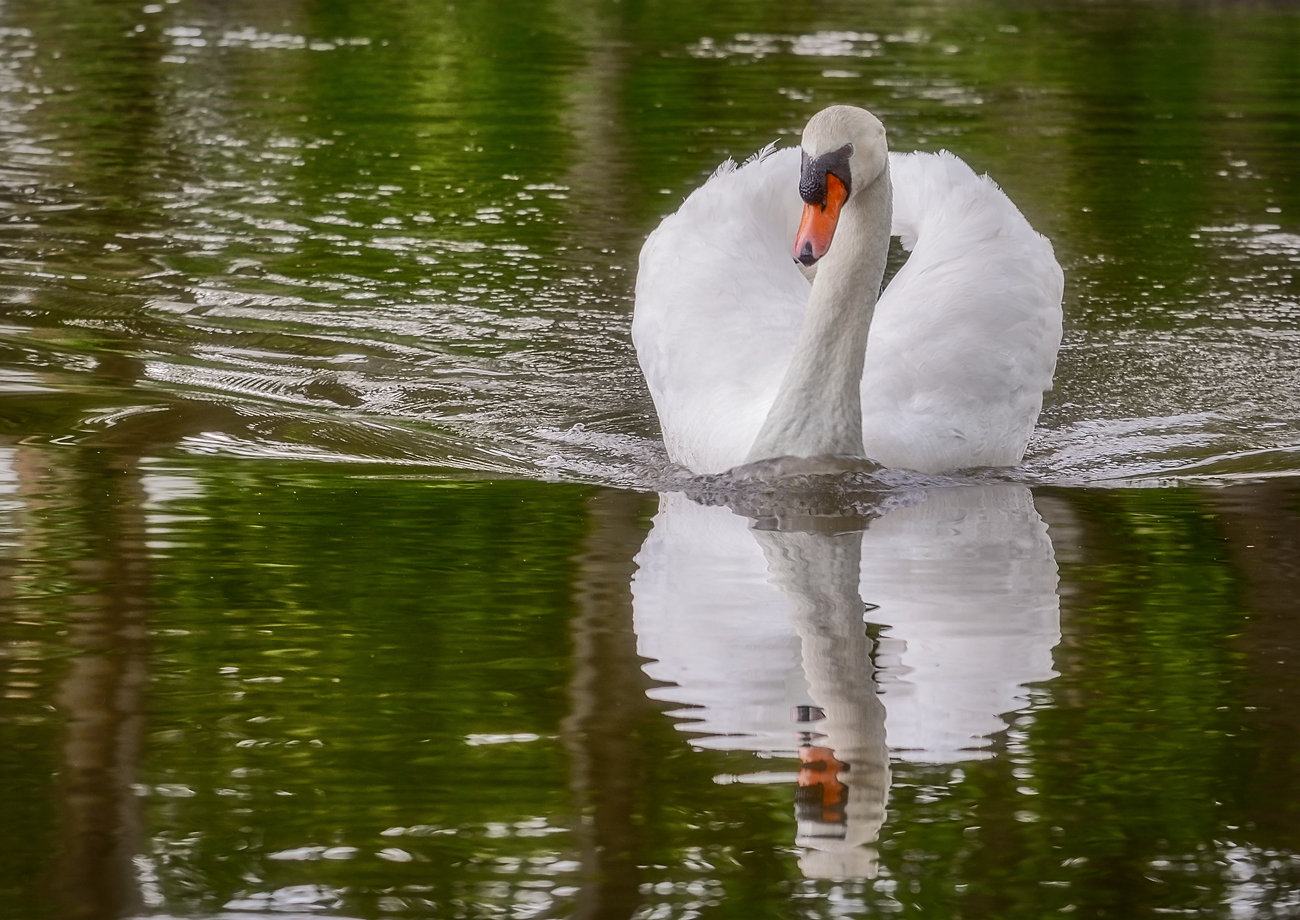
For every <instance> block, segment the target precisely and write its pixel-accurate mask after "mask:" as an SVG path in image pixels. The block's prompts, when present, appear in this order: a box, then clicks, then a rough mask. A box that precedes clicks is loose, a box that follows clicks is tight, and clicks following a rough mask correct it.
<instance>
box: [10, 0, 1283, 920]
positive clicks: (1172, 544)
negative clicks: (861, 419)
mask: <svg viewBox="0 0 1300 920" xmlns="http://www.w3.org/2000/svg"><path fill="white" fill-rule="evenodd" d="M1297 44H1300V16H1297V14H1296V12H1295V11H1294V10H1293V9H1292V8H1291V7H1289V6H1287V5H1284V4H1277V5H1270V4H1249V5H1233V4H1206V5H1198V4H1183V5H1178V6H1164V5H1157V4H1106V3H1100V4H1099V3H1089V4H1073V3H1064V2H1062V3H1048V2H1043V3H1035V4H1028V5H1027V4H1004V3H995V2H982V0H981V2H976V3H964V4H960V5H955V4H948V3H942V2H932V0H926V2H915V3H891V4H877V3H868V4H848V3H829V4H826V3H822V4H811V3H805V2H797V3H745V4H739V3H721V4H710V5H706V6H701V5H698V4H685V3H680V2H665V3H644V2H630V0H621V2H612V0H611V2H599V0H592V2H572V3H558V2H557V3H543V4H524V3H515V2H505V3H494V4H487V3H482V2H477V0H475V2H455V3H443V2H422V3H416V2H413V0H384V2H372V3H364V4H363V3H357V2H350V0H321V2H311V3H308V2H298V0H275V2H267V0H260V2H257V3H253V2H245V0H227V2H221V3H216V2H204V0H178V2H174V3H172V2H159V3H156V4H154V3H149V4H141V3H137V2H130V3H127V2H107V3H105V2H89V0H54V2H49V0H42V2H35V0H6V2H5V3H4V4H3V5H2V6H0V153H2V155H0V303H3V306H2V307H0V680H2V681H3V683H4V687H3V697H2V698H0V789H3V790H4V791H3V793H0V828H3V831H2V832H0V917H14V918H24V920H26V918H40V917H50V918H63V917H75V918H101V917H103V918H109V917H112V918H117V917H128V916H129V917H139V916H174V917H203V918H212V917H223V918H243V920H246V918H250V917H257V916H261V917H265V916H289V917H292V916H342V917H354V918H363V917H364V918H373V917H387V916H393V917H413V918H414V917H496V916H500V917H534V916H536V917H546V916H573V917H610V918H625V917H634V916H635V917H638V918H656V920H658V918H668V917H672V918H682V920H689V918H691V917H695V916H735V917H744V918H751V917H760V916H773V917H786V916H809V917H831V916H860V915H861V916H870V915H876V914H891V913H902V914H905V915H909V916H919V917H936V918H939V917H943V918H947V917H954V916H966V917H989V918H994V917H996V918H1008V917H1026V918H1029V917H1033V918H1038V917H1043V916H1054V915H1056V914H1061V915H1063V916H1065V915H1072V916H1076V917H1078V916H1088V917H1115V916H1125V917H1138V916H1141V917H1146V916H1152V917H1154V916H1164V915H1168V914H1171V913H1172V914H1184V915H1190V916H1207V917H1233V918H1238V917H1284V916H1291V915H1294V914H1295V913H1296V912H1297V911H1300V902H1297V900H1296V897H1297V896H1296V894H1295V892H1296V891H1297V890H1300V879H1298V878H1297V875H1298V874H1300V814H1297V811H1296V806H1295V805H1294V803H1295V802H1297V801H1300V795H1297V794H1295V792H1296V789H1297V783H1298V782H1300V762H1298V761H1297V756H1298V755H1297V748H1296V741H1295V739H1296V738H1297V737H1300V735H1297V731H1298V730H1300V678H1297V676H1296V670H1295V667H1296V661H1297V660H1298V659H1297V654H1298V653H1300V624H1298V623H1297V621H1296V610H1295V597H1296V596H1298V594H1300V569H1298V568H1297V564H1296V561H1295V560H1296V559H1297V558H1300V547H1297V545H1296V540H1297V537H1296V535H1297V534H1300V396H1298V395H1297V394H1300V306H1297V304H1298V303H1300V301H1298V300H1297V286H1296V280H1295V271H1296V265H1297V260H1300V236H1298V235H1297V234H1300V230H1298V229H1297V227H1298V226H1300V225H1298V224H1297V222H1296V219H1295V215H1296V214H1297V213H1300V189H1297V186H1296V183H1295V180H1294V175H1293V173H1294V170H1293V167H1292V165H1291V164H1292V162H1293V161H1294V151H1295V149H1296V146H1297V143H1298V142H1300V103H1297V100H1298V99H1300V57H1297V56H1296V54H1295V51H1294V49H1295V48H1296V47H1297ZM832 102H852V103H856V104H860V105H865V106H867V107H869V108H871V109H872V110H873V111H875V112H877V113H878V114H879V115H880V116H881V118H882V119H883V120H884V122H885V123H886V125H887V126H888V128H889V132H890V139H891V144H892V146H893V147H894V148H895V149H899V150H911V149H921V150H937V149H943V148H946V149H950V150H953V151H954V152H956V153H957V154H959V155H960V156H962V157H963V158H965V159H966V160H967V161H968V162H970V163H971V164H972V165H973V166H974V167H975V168H976V169H977V170H979V171H982V172H983V171H987V172H988V173H989V174H990V175H991V176H992V177H993V178H994V179H995V180H996V181H998V182H999V183H1000V184H1001V185H1002V186H1003V187H1004V188H1005V189H1006V190H1007V192H1008V193H1009V194H1010V195H1011V197H1012V198H1013V200H1015V201H1016V202H1017V203H1018V204H1019V205H1020V207H1021V208H1022V209H1023V211H1024V212H1025V214H1026V216H1027V217H1028V218H1029V219H1030V221H1031V222H1032V223H1033V224H1034V225H1035V226H1036V227H1038V228H1039V229H1040V230H1041V231H1042V232H1044V233H1046V234H1047V235H1048V236H1049V237H1050V238H1051V239H1052V240H1053V243H1054V245H1055V247H1056V251H1057V254H1058V256H1059V258H1060V260H1061V262H1062V264H1063V266H1064V267H1065V270H1066V304H1065V311H1066V333H1065V342H1064V346H1063V350H1062V352H1061V357H1060V365H1059V369H1058V374H1057V385H1056V389H1055V391H1054V392H1053V393H1052V394H1049V397H1048V402H1047V405H1046V407H1045V410H1044V414H1043V418H1042V421H1041V425H1040V430H1039V432H1038V434H1037V435H1036V437H1035V440H1034V442H1033V443H1032V444H1031V448H1030V453H1029V456H1028V457H1027V458H1026V462H1025V464H1024V466H1023V467H1022V468H1021V469H1019V470H1018V471H1014V472H1011V473H999V474H996V475H991V474H987V473H985V474H976V475H973V476H965V477H958V478H955V479H950V480H943V481H931V480H925V481H922V480H914V479H908V478H906V477H903V478H901V479H899V478H895V479H894V480H891V484H890V485H889V487H888V488H885V489H883V490H882V489H870V490H866V491H859V492H856V493H854V494H853V495H852V496H850V497H851V498H852V499H853V501H851V502H848V503H847V504H845V505H844V507H840V508H838V509H836V508H830V507H828V506H827V505H826V503H825V502H822V504H821V505H820V506H819V507H818V508H816V509H814V510H818V511H820V512H821V513H820V514H810V513H806V512H807V509H802V510H801V511H799V512H798V513H785V512H782V511H781V509H779V508H778V509H777V510H776V511H774V510H773V509H772V508H771V507H768V505H769V504H770V499H771V498H772V497H771V496H768V495H760V496H757V497H755V496H752V495H749V496H744V495H742V496H735V495H732V496H728V495H726V494H722V493H720V492H719V491H718V490H717V489H713V488H709V489H703V488H700V487H699V486H698V484H690V483H686V482H684V481H682V480H681V479H680V478H679V477H677V476H676V475H675V473H674V471H672V470H671V469H669V468H668V465H667V462H666V457H665V455H664V453H663V449H662V447H661V446H660V443H659V439H658V431H657V427H656V422H655V420H654V415H653V408H652V406H651V405H650V402H649V398H648V396H647V394H646V393H645V390H644V386H643V384H642V382H641V378H640V374H639V371H638V369H637V367H636V362H635V358H634V356H633V354H632V351H631V347H630V342H629V335H628V329H629V325H630V312H631V290H632V284H633V279H634V276H635V270H636V254H637V250H638V248H639V246H640V242H641V240H643V239H644V237H645V234H646V233H648V232H649V230H650V229H652V228H653V227H654V226H655V224H656V222H657V221H658V220H659V219H660V218H661V217H662V216H663V215H664V214H666V213H668V212H670V211H671V210H672V209H673V208H674V207H675V206H676V205H677V203H678V202H679V201H680V200H681V199H682V197H683V196H684V195H685V194H687V193H688V192H689V191H690V189H692V188H694V187H695V186H697V185H698V184H699V183H700V182H701V181H703V179H704V178H705V177H706V176H707V175H708V174H709V173H710V172H711V171H712V170H713V169H714V168H715V166H716V165H717V163H718V162H719V161H720V160H722V159H724V158H725V157H727V156H735V157H738V158H739V157H744V156H747V155H748V154H749V153H751V152H753V151H754V150H756V149H758V148H759V147H761V146H763V145H764V144H766V143H768V142H770V141H772V140H774V139H775V140H778V141H780V142H781V143H794V142H795V138H796V137H797V132H798V130H799V129H800V127H801V126H802V124H803V123H804V122H805V121H806V120H807V118H808V117H809V116H810V115H811V114H812V113H813V112H815V111H816V110H818V109H819V108H821V107H822V106H824V105H826V104H829V103H832ZM680 489H686V491H685V492H683V491H678V490H680ZM656 490H661V493H662V494H656ZM692 496H694V498H703V499H707V501H706V502H704V503H701V502H698V501H694V500H693V498H692ZM724 499H726V500H730V501H731V507H728V505H727V503H726V501H724ZM765 503H767V504H765ZM814 504H816V503H814ZM832 504H834V503H832ZM787 510H788V509H787ZM832 512H834V513H832Z"/></svg>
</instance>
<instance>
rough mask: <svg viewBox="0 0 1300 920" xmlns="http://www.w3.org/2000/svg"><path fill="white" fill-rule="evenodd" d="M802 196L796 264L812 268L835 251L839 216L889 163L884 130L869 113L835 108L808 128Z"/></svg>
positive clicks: (850, 107)
mask: <svg viewBox="0 0 1300 920" xmlns="http://www.w3.org/2000/svg"><path fill="white" fill-rule="evenodd" d="M800 149H801V151H802V152H803V165H802V168H801V169H800V174H799V195H800V197H801V198H803V200H804V209H803V219H802V220H801V221H800V222H799V233H798V235H796V236H795V240H794V258H795V261H796V262H801V263H803V264H804V265H812V264H813V263H814V262H816V261H817V260H818V259H820V258H821V257H822V256H824V255H826V252H827V250H829V249H830V248H831V240H832V238H833V237H834V236H835V226H836V224H837V223H838V222H839V218H840V210H841V209H842V208H843V207H844V205H845V204H847V203H848V201H849V200H850V199H851V198H853V197H854V193H855V192H857V191H859V190H861V189H864V188H866V187H867V186H869V185H871V184H872V183H873V182H875V181H876V180H877V179H878V178H880V176H881V175H882V174H883V173H884V172H885V170H886V167H887V166H888V163H889V146H888V145H887V144H886V142H885V126H884V125H882V124H881V123H880V119H878V118H877V117H876V116H875V115H872V114H871V113H870V112H868V111H867V110H866V109H860V108H858V107H857V106H853V105H832V106H830V107H828V108H825V109H822V110H821V111H820V112H818V113H817V114H816V115H814V116H813V117H812V119H811V120H810V121H809V122H808V125H807V127H805V128H804V130H803V139H802V141H801V142H800Z"/></svg>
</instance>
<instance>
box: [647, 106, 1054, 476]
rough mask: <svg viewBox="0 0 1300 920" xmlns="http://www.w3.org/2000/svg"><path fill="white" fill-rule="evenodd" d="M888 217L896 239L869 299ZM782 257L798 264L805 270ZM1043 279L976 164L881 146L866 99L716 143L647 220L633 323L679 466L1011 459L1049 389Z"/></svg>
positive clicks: (1045, 257)
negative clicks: (683, 193)
mask: <svg viewBox="0 0 1300 920" xmlns="http://www.w3.org/2000/svg"><path fill="white" fill-rule="evenodd" d="M891 177H892V180H893V181H892V184H891ZM800 198H802V199H803V200H802V201H801V200H800ZM891 212H892V213H891ZM891 233H892V234H894V235H897V236H900V237H901V238H902V244H903V248H904V249H907V250H910V251H911V256H910V257H909V259H908V261H907V263H906V264H905V265H904V266H903V267H902V268H901V269H899V271H898V273H897V274H896V275H895V277H894V279H893V280H892V281H891V282H890V284H889V286H888V288H886V289H885V291H884V292H883V294H879V299H877V295H878V292H879V291H880V285H881V280H882V278H883V274H884V270H885V262H886V257H887V254H888V247H889V237H890V235H891ZM792 254H793V255H794V258H791V255H792ZM795 259H798V260H799V261H800V262H802V263H803V264H804V265H805V266H813V265H814V263H816V274H815V277H814V280H813V281H812V283H811V286H810V284H809V281H808V280H807V279H806V278H805V275H804V274H803V271H801V269H800V267H799V265H797V264H796V262H795ZM1062 286H1063V279H1062V274H1061V268H1060V266H1059V265H1058V264H1057V262H1056V259H1055V257H1054V256H1053V254H1052V246H1051V243H1049V242H1048V241H1047V240H1046V239H1045V238H1044V237H1042V236H1040V235H1039V234H1038V233H1036V232H1035V231H1034V229H1033V228H1032V227H1030V225H1029V223H1028V221H1026V220H1025V218H1024V217H1023V216H1022V215H1021V213H1020V212H1019V211H1018V210H1017V209H1016V207H1015V205H1014V204H1012V203H1011V201H1010V199H1008V198H1007V196H1006V195H1005V194H1003V192H1002V191H1001V189H999V188H998V187H997V186H996V185H995V184H994V183H993V182H992V180H990V179H988V178H987V177H980V176H976V175H975V173H974V172H973V171H972V170H971V169H970V167H969V166H967V165H966V164H965V163H964V162H962V161H961V160H960V159H958V158H957V157H955V156H953V155H952V154H950V153H947V152H943V153H938V154H928V153H912V154H891V153H889V152H888V149H887V146H886V143H885V130H884V127H883V126H882V125H881V123H880V122H879V120H877V119H876V118H875V116H873V115H871V114H870V113H869V112H866V111H865V110H863V109H859V108H855V107H853V106H845V105H836V106H831V107H830V108H827V109H824V110H822V111H821V112H819V113H817V114H816V115H814V116H813V118H812V120H811V121H809V122H808V125H807V127H806V128H805V129H804V133H803V138H802V143H801V146H800V148H799V152H798V153H796V150H795V149H794V148H790V149H786V150H779V151H773V150H772V148H771V147H768V148H765V149H764V150H763V151H761V152H760V153H759V154H756V155H755V156H754V157H751V158H750V160H748V161H747V162H746V163H745V164H744V165H743V166H741V167H739V168H737V167H736V166H735V164H734V163H733V162H732V161H730V160H728V161H727V162H726V163H723V164H722V166H720V167H719V168H718V171H717V172H716V173H715V174H714V175H713V177H712V178H711V179H710V180H709V181H708V182H706V183H705V184H704V185H703V186H702V187H700V188H699V189H697V190H696V191H695V192H693V193H692V194H691V195H690V197H688V198H687V199H686V201H685V202H684V203H683V204H682V206H681V208H680V209H678V211H677V212H676V213H674V214H671V215H669V216H668V217H666V218H665V219H664V220H663V222H662V223H661V224H660V225H659V227H658V228H657V229H656V230H655V231H654V232H653V233H651V234H650V237H649V238H648V239H647V240H646V242H645V245H644V246H643V247H642V249H641V259H640V267H639V270H638V273H637V282H636V306H635V310H634V314H633V320H632V338H633V341H634V343H635V345H636V349H637V357H638V359H639V361H640V363H641V368H642V371H643V372H644V374H645V378H646V382H647V384H648V385H649V389H650V394H651V396H652V397H653V399H654V403H655V408H656V410H657V411H658V414H659V421H660V425H661V427H662V429H663V436H664V444H665V446H666V447H667V449H668V455H669V456H670V457H671V458H672V460H673V461H674V462H676V463H679V464H681V465H683V466H686V467H688V468H690V469H691V470H692V471H694V472H696V473H718V472H722V471H724V470H728V469H731V468H733V467H736V466H738V465H741V464H746V463H752V462H755V461H759V460H765V459H771V458H777V457H782V456H793V457H809V458H811V457H827V456H830V457H850V458H862V457H866V458H870V459H872V460H874V461H876V462H878V463H881V464H883V465H885V466H888V467H895V468H906V469H913V470H918V471H921V472H926V473H937V472H944V471H949V470H957V469H966V468H971V467H980V466H1013V465H1015V464H1016V463H1019V462H1020V460H1021V458H1022V457H1023V456H1024V452H1025V447H1026V444H1027V443H1028V440H1029V435H1030V433H1031V432H1032V430H1033V427H1034V422H1035V420H1036V419H1037V418H1038V413H1039V410H1040V409H1041V408H1042V402H1043V392H1044V391H1046V390H1048V389H1050V388H1051V384H1052V374H1053V372H1054V370H1055V366H1056V351H1057V348H1058V346H1059V345H1060V340H1061V294H1062ZM868 329H869V330H870V336H868Z"/></svg>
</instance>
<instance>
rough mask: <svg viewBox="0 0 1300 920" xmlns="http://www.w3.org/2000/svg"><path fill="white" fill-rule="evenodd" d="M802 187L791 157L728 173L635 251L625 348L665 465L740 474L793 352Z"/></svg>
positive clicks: (801, 285)
mask: <svg viewBox="0 0 1300 920" xmlns="http://www.w3.org/2000/svg"><path fill="white" fill-rule="evenodd" d="M798 185H799V154H798V150H797V148H790V149H786V150H780V151H776V152H774V153H771V154H770V155H767V156H761V157H759V158H757V159H752V160H750V161H749V162H747V163H746V164H745V165H744V166H741V167H739V168H726V166H725V164H724V167H723V168H721V169H719V171H718V172H717V173H715V174H714V176H713V178H711V179H710V180H709V181H708V182H707V183H705V184H704V185H703V186H702V187H701V188H699V189H697V190H696V191H695V192H693V193H692V194H691V196H690V197H689V198H687V199H686V201H685V203H684V204H683V205H682V206H681V208H680V209H679V210H678V211H677V212H676V213H675V214H671V215H669V216H668V217H666V218H665V219H664V220H663V222H662V223H661V224H660V225H659V227H658V228H657V229H656V230H655V231H654V232H653V233H652V234H651V235H650V238H649V239H647V240H646V243H645V246H644V247H643V248H642V250H641V264H640V268H639V270H638V273H637V283H636V314H635V316H634V318H633V322H632V338H633V341H634V342H635V343H636V348H637V357H638V358H639V360H640V362H641V369H642V371H643V372H644V373H645V377H646V382H647V383H648V384H649V387H650V394H651V396H652V397H654V401H655V407H656V409H657V410H658V413H659V418H660V422H661V424H662V426H663V434H664V444H665V445H666V446H667V448H668V454H669V456H670V457H672V459H673V460H674V461H675V462H677V463H680V464H682V465H684V466H687V467H689V468H690V469H692V470H694V471H696V472H699V473H710V472H721V471H723V470H726V469H730V468H731V467H733V466H736V465H738V464H740V463H743V462H744V460H745V456H746V454H747V453H748V452H749V448H750V446H751V445H752V444H753V442H754V438H755V436H756V435H757V434H758V429H759V427H760V426H761V425H762V423H763V418H764V417H765V416H766V414H767V410H768V408H769V407H770V406H771V405H772V402H773V400H774V399H775V398H776V391H777V387H778V386H779V384H780V382H781V377H782V375H784V373H785V370H786V367H787V365H788V364H789V362H790V356H791V354H792V353H793V351H794V345H795V341H796V340H797V339H798V335H799V324H800V323H801V322H802V319H803V311H804V307H805V306H806V305H807V301H808V290H809V285H808V282H807V281H806V280H805V279H804V277H803V275H802V274H800V272H799V270H798V268H797V267H796V265H795V262H794V261H793V259H792V257H791V255H790V246H791V242H792V241H793V239H794V235H795V231H796V229H797V228H798V224H799V214H800V211H801V209H802V202H801V201H800V199H799V193H798Z"/></svg>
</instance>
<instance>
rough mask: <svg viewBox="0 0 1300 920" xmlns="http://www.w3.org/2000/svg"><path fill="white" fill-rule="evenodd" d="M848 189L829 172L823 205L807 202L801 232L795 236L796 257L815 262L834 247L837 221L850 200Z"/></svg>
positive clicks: (804, 262) (798, 260)
mask: <svg viewBox="0 0 1300 920" xmlns="http://www.w3.org/2000/svg"><path fill="white" fill-rule="evenodd" d="M848 197H849V191H848V189H846V188H845V187H844V183H843V182H841V181H840V180H839V179H837V178H836V177H835V176H833V175H831V174H830V173H827V174H826V200H825V201H824V202H822V203H821V204H819V205H818V204H806V205H804V209H803V219H802V220H801V221H799V233H798V235H796V236H795V238H794V259H795V261H796V262H802V263H803V264H804V265H812V264H813V263H814V262H816V261H817V260H818V259H820V258H821V257H822V256H824V255H826V250H828V249H830V248H831V238H832V237H834V236H835V222H836V221H838V220H839V219H840V208H842V207H844V202H845V201H847V200H848Z"/></svg>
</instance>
